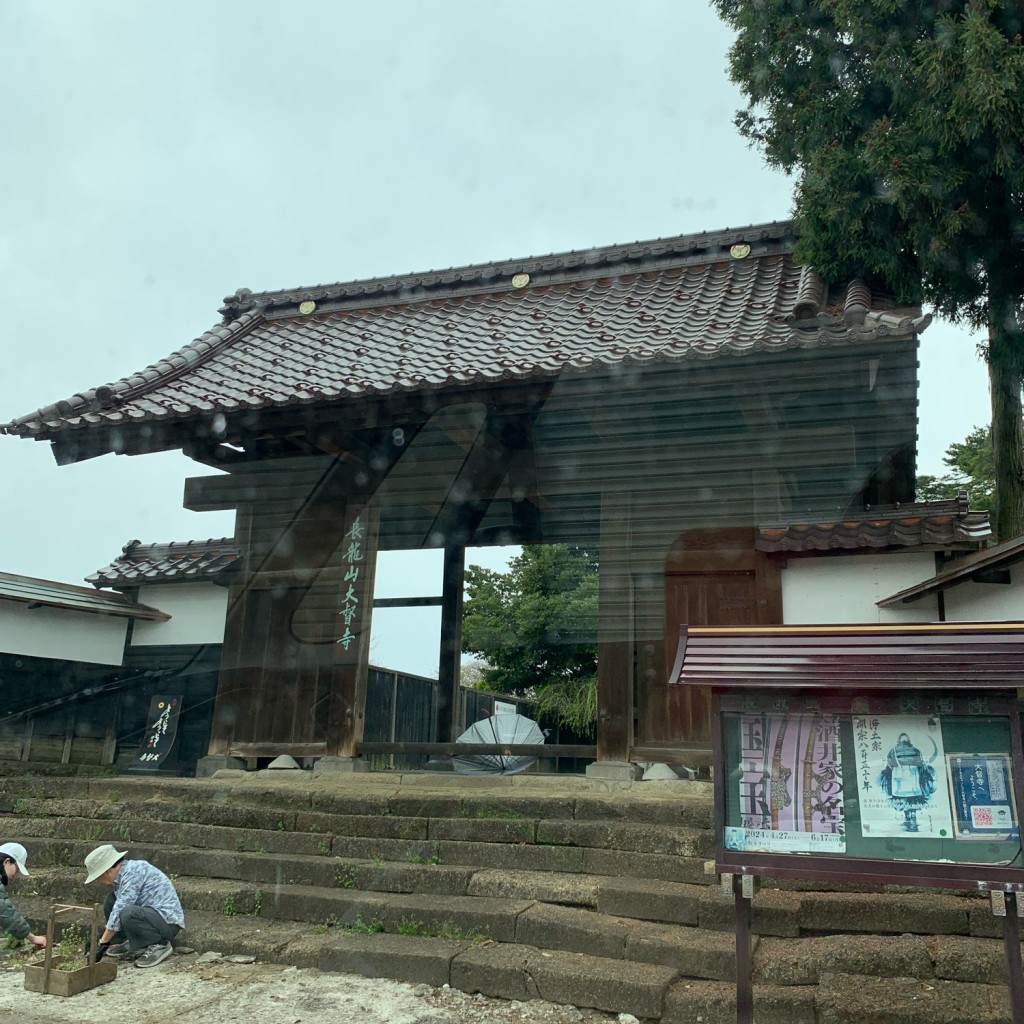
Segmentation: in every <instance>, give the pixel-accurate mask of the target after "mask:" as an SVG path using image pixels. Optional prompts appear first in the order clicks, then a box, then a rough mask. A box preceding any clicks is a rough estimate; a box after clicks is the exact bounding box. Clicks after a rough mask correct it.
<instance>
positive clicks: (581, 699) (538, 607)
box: [462, 544, 598, 732]
mask: <svg viewBox="0 0 1024 1024" xmlns="http://www.w3.org/2000/svg"><path fill="white" fill-rule="evenodd" d="M597 582H598V579H597V562H596V561H595V559H594V558H593V556H592V555H591V554H590V553H589V552H587V551H585V550H583V549H582V548H578V547H570V546H568V545H565V544H544V545H540V544H538V545H530V546H528V547H524V548H523V550H522V553H521V554H520V555H518V556H517V557H516V558H513V559H512V560H511V562H510V563H509V568H508V571H507V572H504V573H501V572H495V571H494V570H492V569H484V568H481V567H480V566H476V565H471V566H469V567H468V568H467V569H466V596H465V603H464V607H463V621H462V650H463V651H464V652H465V653H468V654H475V655H477V656H479V657H480V658H482V659H483V660H484V661H485V662H486V663H487V667H485V668H484V669H483V670H482V679H481V682H480V685H481V686H482V687H484V688H486V689H488V690H494V691H496V692H498V693H507V694H513V695H515V696H518V697H525V698H527V699H529V700H530V701H532V702H533V703H534V704H535V705H536V707H537V710H538V713H543V712H546V713H548V714H550V715H551V716H552V717H555V718H556V719H557V720H559V721H560V722H563V723H564V724H566V725H568V726H570V727H571V728H574V729H575V730H576V731H577V732H586V731H588V730H589V728H590V727H591V726H592V724H593V722H594V720H595V718H596V713H597V645H596V643H595V638H596V635H597Z"/></svg>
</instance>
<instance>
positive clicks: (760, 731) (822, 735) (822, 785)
mask: <svg viewBox="0 0 1024 1024" xmlns="http://www.w3.org/2000/svg"><path fill="white" fill-rule="evenodd" d="M739 727H740V764H739V772H738V776H739V799H740V812H741V821H742V824H741V825H740V826H739V827H727V828H726V829H725V846H726V849H729V850H743V851H760V852H767V853H844V852H845V850H846V842H845V821H844V815H843V779H842V764H841V762H842V758H841V751H840V745H839V722H838V719H837V717H836V716H835V715H831V714H817V713H808V714H761V713H747V714H743V715H741V716H740V717H739Z"/></svg>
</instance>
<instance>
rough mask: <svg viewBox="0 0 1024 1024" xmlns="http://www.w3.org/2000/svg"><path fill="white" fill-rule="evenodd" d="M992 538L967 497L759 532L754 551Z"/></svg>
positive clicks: (949, 543)
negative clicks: (970, 507) (970, 506)
mask: <svg viewBox="0 0 1024 1024" xmlns="http://www.w3.org/2000/svg"><path fill="white" fill-rule="evenodd" d="M991 536H992V525H991V523H990V521H989V514H988V512H985V511H971V510H970V509H969V508H968V505H967V496H966V495H965V494H964V495H961V497H960V498H952V499H950V500H948V501H921V502H912V503H908V504H905V505H890V506H876V507H874V508H868V509H865V510H864V511H863V512H858V513H856V514H850V513H846V512H844V513H842V514H841V515H838V516H834V517H830V516H822V517H821V518H816V519H815V520H814V521H812V522H806V521H805V522H799V523H776V524H772V525H770V526H759V527H758V528H757V539H756V546H757V549H758V551H775V552H779V551H787V552H800V551H832V550H855V549H857V548H893V547H897V548H899V547H924V546H929V547H936V546H938V547H962V546H969V547H972V548H974V547H977V545H978V544H979V543H980V542H982V541H984V540H987V539H988V538H990V537H991Z"/></svg>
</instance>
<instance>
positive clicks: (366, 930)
mask: <svg viewBox="0 0 1024 1024" xmlns="http://www.w3.org/2000/svg"><path fill="white" fill-rule="evenodd" d="M345 927H346V929H347V930H348V931H350V932H356V933H358V934H359V935H376V934H377V933H378V932H383V931H387V929H386V928H385V927H384V922H383V921H378V920H377V918H373V919H372V920H370V921H364V920H363V919H362V918H361V917H357V918H356V919H355V920H354V921H353V922H352V923H351V924H350V925H346V926H345Z"/></svg>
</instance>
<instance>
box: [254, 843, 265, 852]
mask: <svg viewBox="0 0 1024 1024" xmlns="http://www.w3.org/2000/svg"><path fill="white" fill-rule="evenodd" d="M253 851H254V852H255V853H266V852H267V848H266V847H265V846H264V845H263V844H262V843H257V844H256V846H254V847H253Z"/></svg>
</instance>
